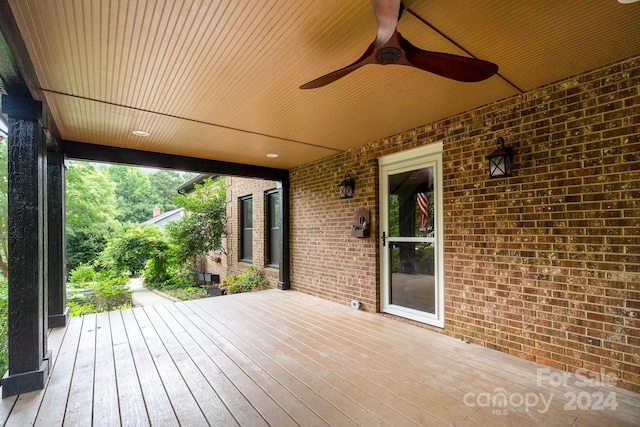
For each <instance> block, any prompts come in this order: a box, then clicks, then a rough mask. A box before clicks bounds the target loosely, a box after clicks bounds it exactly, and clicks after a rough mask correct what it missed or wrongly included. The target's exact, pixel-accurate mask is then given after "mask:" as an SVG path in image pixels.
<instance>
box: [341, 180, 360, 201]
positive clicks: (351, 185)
mask: <svg viewBox="0 0 640 427" xmlns="http://www.w3.org/2000/svg"><path fill="white" fill-rule="evenodd" d="M338 187H339V188H340V198H341V199H350V198H352V197H353V190H355V188H356V182H355V181H354V180H353V178H351V175H349V174H346V175H345V176H344V179H343V180H342V182H341V183H340V184H338Z"/></svg>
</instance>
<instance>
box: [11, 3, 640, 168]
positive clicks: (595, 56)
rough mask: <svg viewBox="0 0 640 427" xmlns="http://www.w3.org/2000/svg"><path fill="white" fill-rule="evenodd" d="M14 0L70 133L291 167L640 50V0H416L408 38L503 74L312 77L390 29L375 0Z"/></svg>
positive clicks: (395, 69)
mask: <svg viewBox="0 0 640 427" xmlns="http://www.w3.org/2000/svg"><path fill="white" fill-rule="evenodd" d="M9 4H10V6H11V9H12V11H13V13H14V16H15V19H16V21H17V24H18V27H19V29H20V32H21V35H22V37H23V39H24V41H25V44H26V46H27V50H28V55H29V56H30V58H31V60H32V62H33V64H34V67H35V72H36V74H37V76H38V79H39V82H40V85H41V89H42V91H43V93H44V94H45V97H46V100H47V102H48V103H49V105H50V106H51V109H52V113H53V116H54V118H55V121H56V123H57V125H58V127H59V129H60V133H61V135H62V137H63V138H64V139H67V140H71V141H78V142H87V143H93V144H101V145H108V146H117V147H125V148H134V149H140V150H147V151H154V152H161V153H169V154H180V155H186V156H193V157H202V158H207V159H214V160H223V161H229V162H238V163H246V164H253V165H260V166H270V167H277V168H293V167H295V166H298V165H301V164H305V163H308V162H311V161H314V160H316V159H319V158H322V157H326V156H329V155H332V154H334V153H336V152H339V151H341V150H346V149H349V148H353V147H357V146H360V145H362V144H364V143H367V142H371V141H374V140H377V139H380V138H383V137H387V136H390V135H394V134H396V133H399V132H402V131H404V130H408V129H411V128H414V127H417V126H420V125H423V124H427V123H430V122H433V121H436V120H439V119H442V118H445V117H448V116H451V115H454V114H457V113H459V112H463V111H467V110H470V109H473V108H476V107H479V106H482V105H485V104H488V103H491V102H494V101H497V100H500V99H503V98H506V97H509V96H512V95H515V94H518V93H521V91H528V90H531V89H534V88H536V87H539V86H541V85H545V84H548V83H552V82H554V81H558V80H560V79H564V78H566V77H569V76H572V75H577V74H580V73H583V72H585V71H588V70H591V69H594V68H596V67H599V66H603V65H607V64H610V63H612V62H615V61H619V60H622V59H625V58H629V57H632V56H635V55H638V54H640V43H639V41H640V25H639V23H640V3H635V4H630V5H624V4H620V3H619V2H618V1H616V0H563V1H556V0H537V1H533V0H532V1H517V2H515V1H503V0H412V1H409V0H407V1H405V6H406V7H407V9H408V10H407V11H406V12H405V13H404V15H403V17H402V18H401V20H400V25H399V30H400V32H401V33H402V34H403V35H404V37H405V38H406V39H408V40H410V41H411V42H412V43H413V44H414V45H416V46H419V47H421V48H423V49H425V50H432V51H441V52H448V53H454V54H460V55H473V56H475V57H478V58H481V59H485V60H488V61H491V62H494V63H496V64H498V65H499V67H500V71H499V75H497V76H494V77H492V78H490V79H488V80H486V81H484V82H479V83H460V82H455V81H452V80H447V79H445V78H442V77H439V76H436V75H432V74H429V73H426V72H423V71H419V70H416V69H413V68H409V67H403V66H399V65H388V66H384V67H382V66H366V67H364V68H362V69H360V70H358V71H356V72H354V73H352V74H350V75H349V76H347V77H345V78H343V79H341V80H339V81H337V82H335V83H333V84H330V85H329V86H326V87H323V88H319V89H313V90H300V89H299V88H298V87H299V86H300V85H301V84H303V83H306V82H307V81H309V80H312V79H314V78H316V77H319V76H321V75H323V74H325V73H327V72H330V71H333V70H335V69H338V68H341V67H343V66H345V65H347V64H350V63H351V62H353V61H354V60H355V59H357V58H358V57H359V56H360V55H361V54H362V53H363V52H364V50H365V49H366V47H367V46H368V45H369V43H371V41H372V40H373V39H374V38H375V34H376V21H375V16H374V14H373V9H372V7H371V4H370V2H369V1H368V0H348V1H347V0H314V1H312V0H308V1H296V0H262V1H254V0H224V1H208V0H191V1H188V0H137V1H134V0H130V1H127V0H92V1H82V0H9ZM456 45H457V46H460V47H462V48H464V50H466V51H467V52H468V53H466V52H465V51H464V50H461V49H460V48H459V47H457V46H456ZM134 130H144V131H147V132H149V133H150V136H148V137H140V136H135V135H133V134H132V131H134ZM269 153H274V154H278V155H279V157H277V158H269V157H267V156H266V155H267V154H269Z"/></svg>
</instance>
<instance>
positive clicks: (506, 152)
mask: <svg viewBox="0 0 640 427" xmlns="http://www.w3.org/2000/svg"><path fill="white" fill-rule="evenodd" d="M487 159H489V177H490V178H502V177H505V176H511V165H512V161H513V150H512V148H511V147H505V146H504V139H503V138H502V137H501V136H499V137H498V142H497V144H496V149H495V150H494V151H493V153H491V154H489V155H488V156H487Z"/></svg>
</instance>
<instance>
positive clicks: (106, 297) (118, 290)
mask: <svg viewBox="0 0 640 427" xmlns="http://www.w3.org/2000/svg"><path fill="white" fill-rule="evenodd" d="M128 282H129V279H128V278H127V277H116V278H113V279H109V280H105V281H102V282H98V283H97V284H96V287H95V293H94V304H95V306H96V311H97V312H98V313H100V312H103V311H111V310H121V309H123V308H130V307H131V294H132V293H133V291H131V289H130V288H129V286H128V285H127V283H128Z"/></svg>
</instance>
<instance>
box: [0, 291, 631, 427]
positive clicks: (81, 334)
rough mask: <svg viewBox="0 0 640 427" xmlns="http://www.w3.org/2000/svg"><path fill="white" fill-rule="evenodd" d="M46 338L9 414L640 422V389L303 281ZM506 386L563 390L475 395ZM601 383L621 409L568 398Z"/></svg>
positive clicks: (47, 421) (71, 328)
mask: <svg viewBox="0 0 640 427" xmlns="http://www.w3.org/2000/svg"><path fill="white" fill-rule="evenodd" d="M49 346H50V348H51V349H52V351H53V357H52V360H51V365H52V369H51V377H50V380H49V383H48V384H47V387H46V388H45V390H43V391H40V392H33V393H28V394H24V395H21V396H19V397H17V398H15V397H14V398H8V399H4V400H3V402H2V405H0V421H4V420H6V424H5V425H7V426H23V425H32V424H35V425H43V426H57V425H96V426H102V425H103V426H117V425H140V426H144V425H163V426H164V425H213V426H238V425H240V426H267V425H272V426H295V425H304V426H326V425H332V426H347V425H354V426H355V425H360V426H372V425H380V426H383V425H389V426H412V425H414V426H415V425H423V426H439V425H456V426H484V425H496V426H526V425H531V426H533V425H548V426H572V425H575V426H585V427H589V426H602V425H611V426H636V425H640V394H638V393H633V392H629V391H626V390H621V389H619V388H615V387H600V388H595V389H588V388H587V389H585V387H584V386H580V385H576V384H575V381H574V382H573V383H571V382H570V383H569V384H567V385H566V386H561V387H552V386H551V385H550V384H547V383H539V381H538V380H539V378H538V377H539V374H540V371H539V369H543V370H546V372H549V373H551V372H553V373H556V374H558V373H560V372H559V371H555V370H553V369H550V368H546V367H543V366H541V365H538V364H535V363H533V362H530V361H527V360H523V359H518V358H515V357H512V356H509V355H507V354H504V353H499V352H496V351H492V350H489V349H486V348H483V347H480V346H476V345H473V344H465V343H464V342H462V341H460V340H456V339H453V338H451V337H448V336H445V335H443V334H438V333H435V332H432V331H428V330H426V329H422V328H418V327H415V326H412V325H409V324H406V323H403V322H398V321H396V320H394V319H390V318H387V317H384V316H380V315H376V314H370V313H364V312H360V311H357V310H353V309H351V308H349V307H344V306H340V305H337V304H335V303H331V302H328V301H325V300H322V299H319V298H316V297H312V296H308V295H305V294H302V293H299V292H295V291H287V292H284V291H277V290H271V291H264V292H255V293H250V294H240V295H231V296H226V297H220V298H209V299H204V300H198V301H190V302H184V303H176V304H166V305H161V306H153V307H144V308H135V309H131V310H125V311H122V312H120V311H115V312H110V313H101V314H97V315H89V316H85V317H84V318H71V319H70V321H69V324H68V326H67V327H66V328H64V329H56V330H53V331H51V334H50V337H49ZM500 389H502V390H505V392H508V393H510V394H512V395H513V394H516V395H517V394H520V395H525V394H526V393H538V394H543V395H546V396H551V395H553V400H552V402H551V404H550V406H549V408H548V409H547V410H545V411H538V410H537V409H539V407H537V408H533V409H529V410H526V409H525V408H524V407H523V406H520V407H517V406H509V407H508V408H507V409H506V411H504V412H500V410H501V409H502V408H501V407H497V408H496V407H490V406H489V407H486V406H485V407H483V406H482V405H478V404H473V405H469V404H465V396H468V395H469V394H470V393H471V395H472V396H473V397H476V396H477V395H478V394H479V393H483V392H484V393H486V394H487V395H490V394H491V393H494V395H495V392H496V390H500ZM597 391H602V392H611V393H614V395H615V396H617V403H618V406H617V408H616V409H615V410H603V411H598V410H573V411H572V410H566V409H565V405H566V404H567V401H568V400H567V397H566V395H567V394H571V393H573V394H577V393H584V392H589V393H595V392H597ZM472 403H473V402H472ZM476 403H477V402H476ZM496 409H497V411H496Z"/></svg>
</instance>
